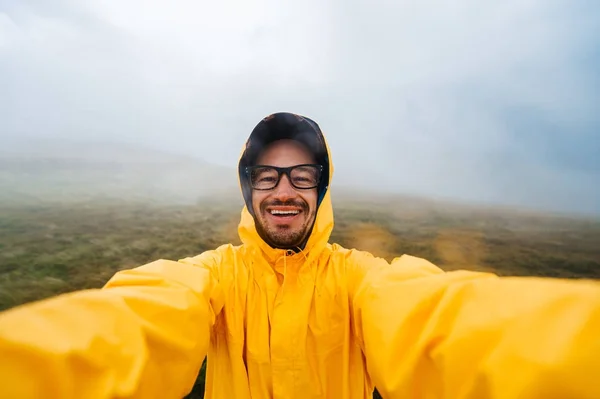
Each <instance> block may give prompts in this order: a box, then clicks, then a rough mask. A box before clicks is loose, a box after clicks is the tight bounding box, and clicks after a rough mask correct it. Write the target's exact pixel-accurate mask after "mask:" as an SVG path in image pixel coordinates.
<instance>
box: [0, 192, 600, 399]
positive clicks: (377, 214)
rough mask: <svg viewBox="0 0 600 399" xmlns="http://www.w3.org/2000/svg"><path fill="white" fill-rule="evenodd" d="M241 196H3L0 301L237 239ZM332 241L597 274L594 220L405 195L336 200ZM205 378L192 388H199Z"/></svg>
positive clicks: (472, 263) (499, 267) (471, 262)
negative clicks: (25, 201)
mask: <svg viewBox="0 0 600 399" xmlns="http://www.w3.org/2000/svg"><path fill="white" fill-rule="evenodd" d="M240 209H241V208H240V205H239V204H237V203H235V202H231V201H223V202H222V203H203V204H197V205H194V206H172V207H168V206H158V205H149V204H141V203H138V204H136V203H115V202H112V203H111V202H87V203H79V204H46V205H27V206H25V205H18V204H12V205H9V204H5V205H0V310H4V309H8V308H11V307H13V306H17V305H20V304H23V303H27V302H30V301H34V300H38V299H42V298H47V297H49V296H53V295H56V294H60V293H64V292H69V291H73V290H78V289H83V288H96V287H101V286H102V285H103V284H104V283H105V282H106V281H107V280H108V279H109V278H110V277H111V276H112V275H113V274H114V273H115V272H116V271H118V270H120V269H124V268H130V267H134V266H137V265H141V264H144V263H146V262H150V261H152V260H155V259H158V258H167V259H180V258H183V257H186V256H193V255H196V254H198V253H200V252H202V251H204V250H207V249H212V248H215V247H216V246H218V245H220V244H223V243H226V242H233V243H239V239H238V237H237V223H238V221H239V216H240ZM334 209H335V220H336V226H335V229H334V233H333V235H332V237H331V242H338V243H340V244H342V245H344V246H346V247H351V248H352V247H354V248H359V249H363V250H368V251H371V252H373V253H374V254H376V255H379V256H383V257H385V258H387V259H389V260H390V259H391V258H393V257H395V256H399V255H401V254H403V253H408V254H411V255H415V256H421V257H424V258H427V259H428V260H430V261H432V262H434V263H436V264H437V265H439V266H440V267H442V268H443V269H446V270H453V269H472V270H487V271H494V272H496V273H498V274H500V275H520V276H550V277H564V278H593V279H597V278H600V221H599V220H586V219H583V218H580V219H575V218H567V217H561V216H551V215H536V214H533V213H525V212H510V211H504V210H493V209H482V208H478V209H476V208H469V207H460V206H454V205H452V206H451V205H444V204H433V203H427V204H420V203H418V201H401V200H397V201H396V200H393V199H387V200H384V199H382V200H379V201H365V200H362V201H361V200H352V201H350V200H347V199H344V200H342V201H338V202H337V203H336V202H334ZM201 380H202V378H199V386H198V388H197V389H196V390H195V391H194V392H195V393H194V394H193V395H195V396H190V397H200V396H201V394H200V393H199V392H201V390H202V389H201V385H202V381H201Z"/></svg>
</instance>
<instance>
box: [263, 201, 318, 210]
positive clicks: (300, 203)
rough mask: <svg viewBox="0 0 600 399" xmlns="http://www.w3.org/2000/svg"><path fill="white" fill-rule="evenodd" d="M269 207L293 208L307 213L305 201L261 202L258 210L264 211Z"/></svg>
mask: <svg viewBox="0 0 600 399" xmlns="http://www.w3.org/2000/svg"><path fill="white" fill-rule="evenodd" d="M269 206H294V207H297V208H300V209H302V210H303V211H305V212H307V211H308V204H307V203H306V202H305V201H302V200H289V201H281V200H273V201H267V202H263V203H262V204H261V205H260V209H261V211H264V210H265V209H267V207H269Z"/></svg>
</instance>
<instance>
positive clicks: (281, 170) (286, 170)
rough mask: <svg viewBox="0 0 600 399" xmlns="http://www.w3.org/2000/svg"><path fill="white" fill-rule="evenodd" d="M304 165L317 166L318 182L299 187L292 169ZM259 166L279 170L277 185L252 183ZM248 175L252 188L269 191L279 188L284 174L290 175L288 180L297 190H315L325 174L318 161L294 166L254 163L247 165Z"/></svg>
mask: <svg viewBox="0 0 600 399" xmlns="http://www.w3.org/2000/svg"><path fill="white" fill-rule="evenodd" d="M303 166H312V167H316V168H317V173H318V176H317V182H316V184H315V185H314V186H311V187H298V186H296V185H295V184H294V182H293V181H292V176H291V173H292V170H294V169H296V168H299V167H303ZM259 168H270V169H274V170H275V171H276V172H277V181H276V182H275V185H274V186H273V187H271V188H255V187H254V185H253V184H252V175H251V173H252V172H253V171H254V170H256V169H259ZM245 169H246V176H247V177H248V180H249V183H250V187H251V188H252V190H258V191H269V190H274V189H276V188H277V186H278V185H279V183H280V182H281V176H282V175H286V176H287V177H288V180H289V182H290V184H291V185H292V187H294V188H295V189H297V190H313V189H315V188H317V187H319V184H320V183H321V177H322V174H323V169H324V168H323V165H320V164H316V163H303V164H299V165H294V166H287V167H279V166H273V165H254V166H246V168H245Z"/></svg>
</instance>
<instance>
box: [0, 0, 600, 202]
mask: <svg viewBox="0 0 600 399" xmlns="http://www.w3.org/2000/svg"><path fill="white" fill-rule="evenodd" d="M276 111H293V112H296V113H300V114H304V115H307V116H310V117H311V118H313V119H315V120H316V121H317V122H318V123H319V124H320V125H321V127H322V128H323V130H324V131H325V134H326V136H327V138H328V141H329V143H330V145H331V147H332V151H333V159H334V163H335V166H336V175H335V178H336V179H337V181H338V182H339V184H349V183H352V182H353V181H356V180H357V179H359V178H365V179H367V183H364V184H366V185H368V186H369V187H372V188H374V189H379V190H384V189H385V190H390V191H397V192H403V193H414V194H422V195H427V196H438V197H447V198H454V199H464V200H469V201H479V202H491V203H499V204H507V205H519V206H526V207H534V208H539V209H546V210H560V211H572V212H583V213H595V214H600V4H599V3H598V2H597V1H594V0H504V1H500V0H498V1H491V0H490V1H485V2H484V1H480V0H454V1H449V0H439V1H432V0H404V1H403V0H397V1H389V0H388V1H385V0H371V1H366V0H365V1H354V0H345V1H340V0H331V1H323V0H304V1H302V2H296V3H290V2H281V1H275V0H258V1H254V0H253V1H248V0H243V1H242V0H239V1H231V0H227V1H220V2H199V1H191V0H190V1H183V0H172V1H170V2H165V1H150V0H146V1H142V0H130V1H118V0H87V1H82V0H53V1H46V0H34V1H29V0H12V1H11V0H0V145H2V144H1V143H2V141H4V142H5V145H8V144H6V143H8V142H9V141H10V138H11V137H15V136H18V135H22V136H29V137H43V138H77V139H80V140H86V141H87V140H89V141H92V140H95V141H97V140H102V141H115V142H126V143H139V144H143V145H145V146H148V147H156V148H163V149H167V150H169V151H172V152H180V153H185V154H191V155H194V156H198V157H202V158H204V159H206V160H207V161H210V162H215V163H221V164H225V165H230V166H233V165H235V163H236V161H237V157H238V155H239V152H240V148H241V145H242V144H243V141H244V139H245V138H246V136H247V134H248V133H249V131H250V130H251V129H252V128H253V127H254V125H255V124H256V123H257V122H258V121H259V120H260V119H261V118H262V117H263V116H265V115H267V114H269V113H272V112H276Z"/></svg>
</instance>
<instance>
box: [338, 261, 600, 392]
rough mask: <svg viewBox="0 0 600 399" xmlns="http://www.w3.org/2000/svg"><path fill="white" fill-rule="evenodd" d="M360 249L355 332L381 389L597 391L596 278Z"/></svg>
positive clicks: (599, 329)
mask: <svg viewBox="0 0 600 399" xmlns="http://www.w3.org/2000/svg"><path fill="white" fill-rule="evenodd" d="M356 258H357V259H356V260H355V262H354V263H355V264H356V267H355V269H354V280H352V279H351V284H350V288H351V295H352V298H351V303H352V311H353V323H354V331H355V334H356V335H357V340H358V342H359V343H360V345H361V346H362V349H363V353H364V355H365V358H366V363H367V369H368V372H369V375H370V377H371V379H372V382H373V383H374V385H375V386H376V387H377V389H378V390H379V392H380V393H381V394H382V396H383V397H384V398H415V399H417V398H457V399H458V398H478V399H485V398H507V399H508V398H540V399H542V398H544V399H548V398H569V399H579V398H582V399H583V398H586V399H588V398H589V399H597V398H600V282H594V281H574V280H569V281H567V280H559V279H543V278H533V277H519V278H517V277H498V276H496V275H494V274H489V273H479V272H469V271H452V272H443V271H442V270H441V269H439V268H438V267H436V266H435V265H433V264H431V263H429V262H428V261H426V260H424V259H420V258H415V257H411V256H406V255H404V256H402V257H400V258H396V259H394V261H393V262H392V264H391V266H390V265H389V264H384V263H383V262H385V261H383V260H382V259H377V258H374V257H371V256H369V255H364V254H363V255H361V256H357V257H356ZM382 261H383V262H382ZM385 263H387V262H385Z"/></svg>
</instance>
